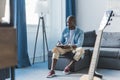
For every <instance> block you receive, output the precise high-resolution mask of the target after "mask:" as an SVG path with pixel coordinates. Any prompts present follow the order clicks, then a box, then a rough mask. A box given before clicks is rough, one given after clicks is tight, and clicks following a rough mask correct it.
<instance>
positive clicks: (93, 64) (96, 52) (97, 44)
mask: <svg viewBox="0 0 120 80" xmlns="http://www.w3.org/2000/svg"><path fill="white" fill-rule="evenodd" d="M102 33H103V30H100V31H99V32H98V35H97V38H96V42H95V47H94V50H93V54H92V60H91V64H90V68H89V72H88V74H89V75H90V76H89V80H93V76H94V72H95V69H96V67H97V63H98V59H99V51H100V50H99V49H100V43H101V37H102Z"/></svg>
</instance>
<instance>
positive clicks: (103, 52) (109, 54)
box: [100, 50, 119, 59]
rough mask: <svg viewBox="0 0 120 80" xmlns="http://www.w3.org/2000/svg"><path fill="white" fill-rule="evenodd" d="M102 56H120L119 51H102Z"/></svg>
mask: <svg viewBox="0 0 120 80" xmlns="http://www.w3.org/2000/svg"><path fill="white" fill-rule="evenodd" d="M100 57H106V58H116V59H117V58H119V51H105V50H101V51H100Z"/></svg>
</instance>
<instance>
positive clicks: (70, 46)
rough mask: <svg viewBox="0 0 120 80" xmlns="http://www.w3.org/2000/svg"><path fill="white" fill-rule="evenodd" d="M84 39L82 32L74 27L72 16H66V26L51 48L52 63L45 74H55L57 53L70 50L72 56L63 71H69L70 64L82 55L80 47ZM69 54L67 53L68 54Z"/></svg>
mask: <svg viewBox="0 0 120 80" xmlns="http://www.w3.org/2000/svg"><path fill="white" fill-rule="evenodd" d="M83 40H84V32H83V31H82V30H80V29H79V28H77V27H76V20H75V17H74V16H69V17H68V18H67V27H66V28H65V29H64V31H63V32H62V38H61V41H59V43H58V44H57V46H56V47H55V48H53V50H52V52H53V56H52V64H51V70H50V72H49V74H48V76H47V78H50V77H54V76H55V71H54V69H55V65H56V62H57V60H58V58H59V55H60V54H62V55H64V54H68V53H67V52H70V51H72V52H73V54H74V56H73V59H72V60H71V62H70V63H69V64H68V65H67V66H66V67H65V69H64V73H65V74H69V73H70V67H71V65H72V64H73V63H74V62H75V61H78V60H79V59H80V57H81V56H82V55H83V53H84V50H83V48H82V44H83ZM68 55H69V54H68Z"/></svg>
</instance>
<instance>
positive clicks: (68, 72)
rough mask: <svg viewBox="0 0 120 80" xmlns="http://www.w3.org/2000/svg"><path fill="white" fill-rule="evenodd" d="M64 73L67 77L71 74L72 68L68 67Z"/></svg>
mask: <svg viewBox="0 0 120 80" xmlns="http://www.w3.org/2000/svg"><path fill="white" fill-rule="evenodd" d="M63 73H64V74H65V75H67V74H70V68H69V67H67V66H66V67H65V69H64V71H63Z"/></svg>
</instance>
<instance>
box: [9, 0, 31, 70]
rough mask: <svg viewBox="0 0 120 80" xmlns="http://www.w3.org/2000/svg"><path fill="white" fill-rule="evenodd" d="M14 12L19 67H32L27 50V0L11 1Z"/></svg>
mask: <svg viewBox="0 0 120 80" xmlns="http://www.w3.org/2000/svg"><path fill="white" fill-rule="evenodd" d="M10 1H12V2H11V8H14V9H12V12H11V14H12V13H13V14H14V17H12V18H13V20H14V26H16V29H17V45H18V48H17V49H18V65H17V67H19V68H20V67H28V66H30V65H31V64H30V61H29V56H28V49H27V30H26V10H25V0H10Z"/></svg>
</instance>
